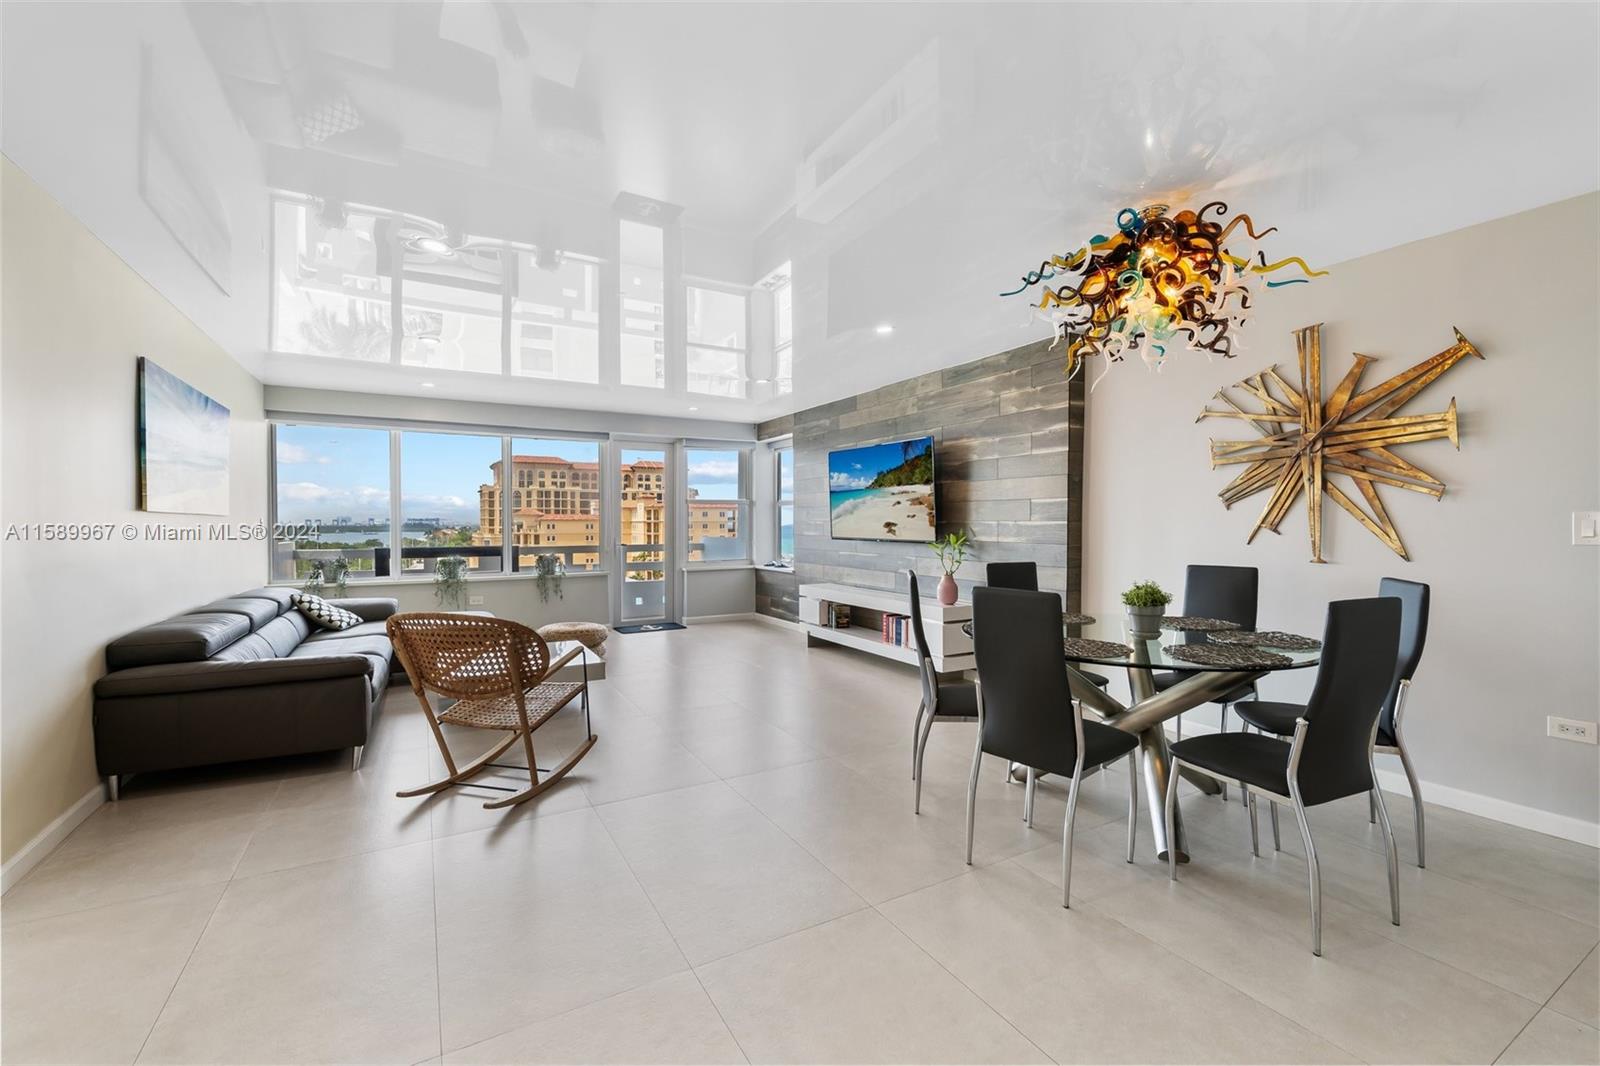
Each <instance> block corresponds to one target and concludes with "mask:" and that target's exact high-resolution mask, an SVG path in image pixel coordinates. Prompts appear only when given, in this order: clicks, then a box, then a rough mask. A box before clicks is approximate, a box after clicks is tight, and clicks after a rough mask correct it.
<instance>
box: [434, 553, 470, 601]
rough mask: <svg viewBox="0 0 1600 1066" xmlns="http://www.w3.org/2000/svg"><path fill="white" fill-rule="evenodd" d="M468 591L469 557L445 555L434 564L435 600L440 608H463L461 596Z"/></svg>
mask: <svg viewBox="0 0 1600 1066" xmlns="http://www.w3.org/2000/svg"><path fill="white" fill-rule="evenodd" d="M466 590H467V557H466V556H464V555H444V556H440V557H439V559H438V560H437V561H436V562H435V563H434V564H433V598H434V599H435V600H437V601H438V602H439V606H440V607H447V606H448V607H455V608H457V609H460V607H461V594H462V593H464V592H465V591H466Z"/></svg>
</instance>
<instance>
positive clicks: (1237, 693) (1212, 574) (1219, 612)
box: [1150, 565, 1261, 798]
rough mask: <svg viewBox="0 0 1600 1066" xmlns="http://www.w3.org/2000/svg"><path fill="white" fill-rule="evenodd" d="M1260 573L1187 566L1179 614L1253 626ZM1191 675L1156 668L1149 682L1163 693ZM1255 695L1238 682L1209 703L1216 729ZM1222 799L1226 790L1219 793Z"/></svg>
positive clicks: (1225, 728) (1180, 732)
mask: <svg viewBox="0 0 1600 1066" xmlns="http://www.w3.org/2000/svg"><path fill="white" fill-rule="evenodd" d="M1260 582H1261V572H1260V571H1259V570H1257V569H1256V568H1255V567H1253V566H1193V565H1191V566H1189V567H1186V568H1185V569H1184V572H1183V613H1184V614H1185V615H1189V616H1191V617H1199V618H1220V619H1222V620H1223V621H1225V622H1233V623H1235V624H1236V625H1238V626H1239V628H1240V629H1254V628H1255V627H1256V592H1257V589H1258V588H1259V586H1260ZM1193 676H1194V675H1193V674H1190V673H1185V672H1182V671H1176V670H1160V671H1156V672H1155V673H1152V674H1151V675H1150V683H1151V684H1152V685H1154V686H1155V690H1156V691H1157V692H1165V691H1166V690H1167V689H1169V688H1171V687H1172V686H1173V685H1176V684H1177V683H1178V682H1179V681H1182V680H1184V679H1185V678H1188V677H1193ZM1256 695H1257V692H1256V685H1255V682H1254V681H1252V682H1249V683H1248V684H1244V685H1240V686H1239V687H1238V688H1236V689H1234V690H1233V691H1232V692H1226V693H1223V694H1222V695H1221V696H1219V697H1218V698H1217V699H1216V700H1214V701H1213V702H1215V703H1217V704H1220V705H1221V708H1222V711H1221V713H1220V714H1219V715H1218V717H1217V731H1218V732H1220V733H1226V732H1227V731H1228V707H1229V705H1230V704H1232V703H1235V702H1237V701H1238V700H1242V699H1244V698H1245V697H1247V696H1250V697H1254V696H1256ZM1175 725H1176V729H1177V733H1178V739H1179V740H1182V739H1183V715H1181V714H1180V715H1178V716H1177V718H1176V719H1175ZM1223 795H1224V798H1226V795H1227V793H1226V791H1224V793H1223Z"/></svg>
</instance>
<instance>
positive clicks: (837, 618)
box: [828, 603, 850, 629]
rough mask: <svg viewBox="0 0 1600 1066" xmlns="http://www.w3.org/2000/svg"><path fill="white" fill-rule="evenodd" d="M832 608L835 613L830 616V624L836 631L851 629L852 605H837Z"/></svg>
mask: <svg viewBox="0 0 1600 1066" xmlns="http://www.w3.org/2000/svg"><path fill="white" fill-rule="evenodd" d="M832 607H833V613H832V614H831V615H830V616H829V619H828V624H829V625H830V626H831V627H832V628H834V629H849V628H850V605H849V604H848V603H835V604H833V605H832Z"/></svg>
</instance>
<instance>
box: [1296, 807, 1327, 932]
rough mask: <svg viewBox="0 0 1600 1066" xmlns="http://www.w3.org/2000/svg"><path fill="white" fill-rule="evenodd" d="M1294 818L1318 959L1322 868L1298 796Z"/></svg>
mask: <svg viewBox="0 0 1600 1066" xmlns="http://www.w3.org/2000/svg"><path fill="white" fill-rule="evenodd" d="M1294 791H1296V792H1298V791H1299V790H1298V789H1295V790H1294ZM1294 816H1295V819H1296V820H1297V821H1299V823H1300V839H1301V841H1302V842H1304V844H1305V848H1306V877H1307V879H1308V880H1309V881H1310V883H1311V954H1313V955H1316V956H1317V957H1319V958H1320V957H1321V956H1322V867H1321V866H1320V865H1319V864H1318V863H1317V845H1316V844H1315V842H1313V841H1312V839H1311V823H1310V822H1309V821H1307V820H1306V807H1305V804H1304V803H1302V802H1300V797H1299V796H1298V795H1297V796H1295V797H1294Z"/></svg>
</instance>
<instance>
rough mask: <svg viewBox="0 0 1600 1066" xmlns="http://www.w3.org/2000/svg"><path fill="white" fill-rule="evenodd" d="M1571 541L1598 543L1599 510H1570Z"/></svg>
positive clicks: (1599, 530)
mask: <svg viewBox="0 0 1600 1066" xmlns="http://www.w3.org/2000/svg"><path fill="white" fill-rule="evenodd" d="M1572 543H1574V544H1591V545H1592V544H1600V511H1573V512H1572Z"/></svg>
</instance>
